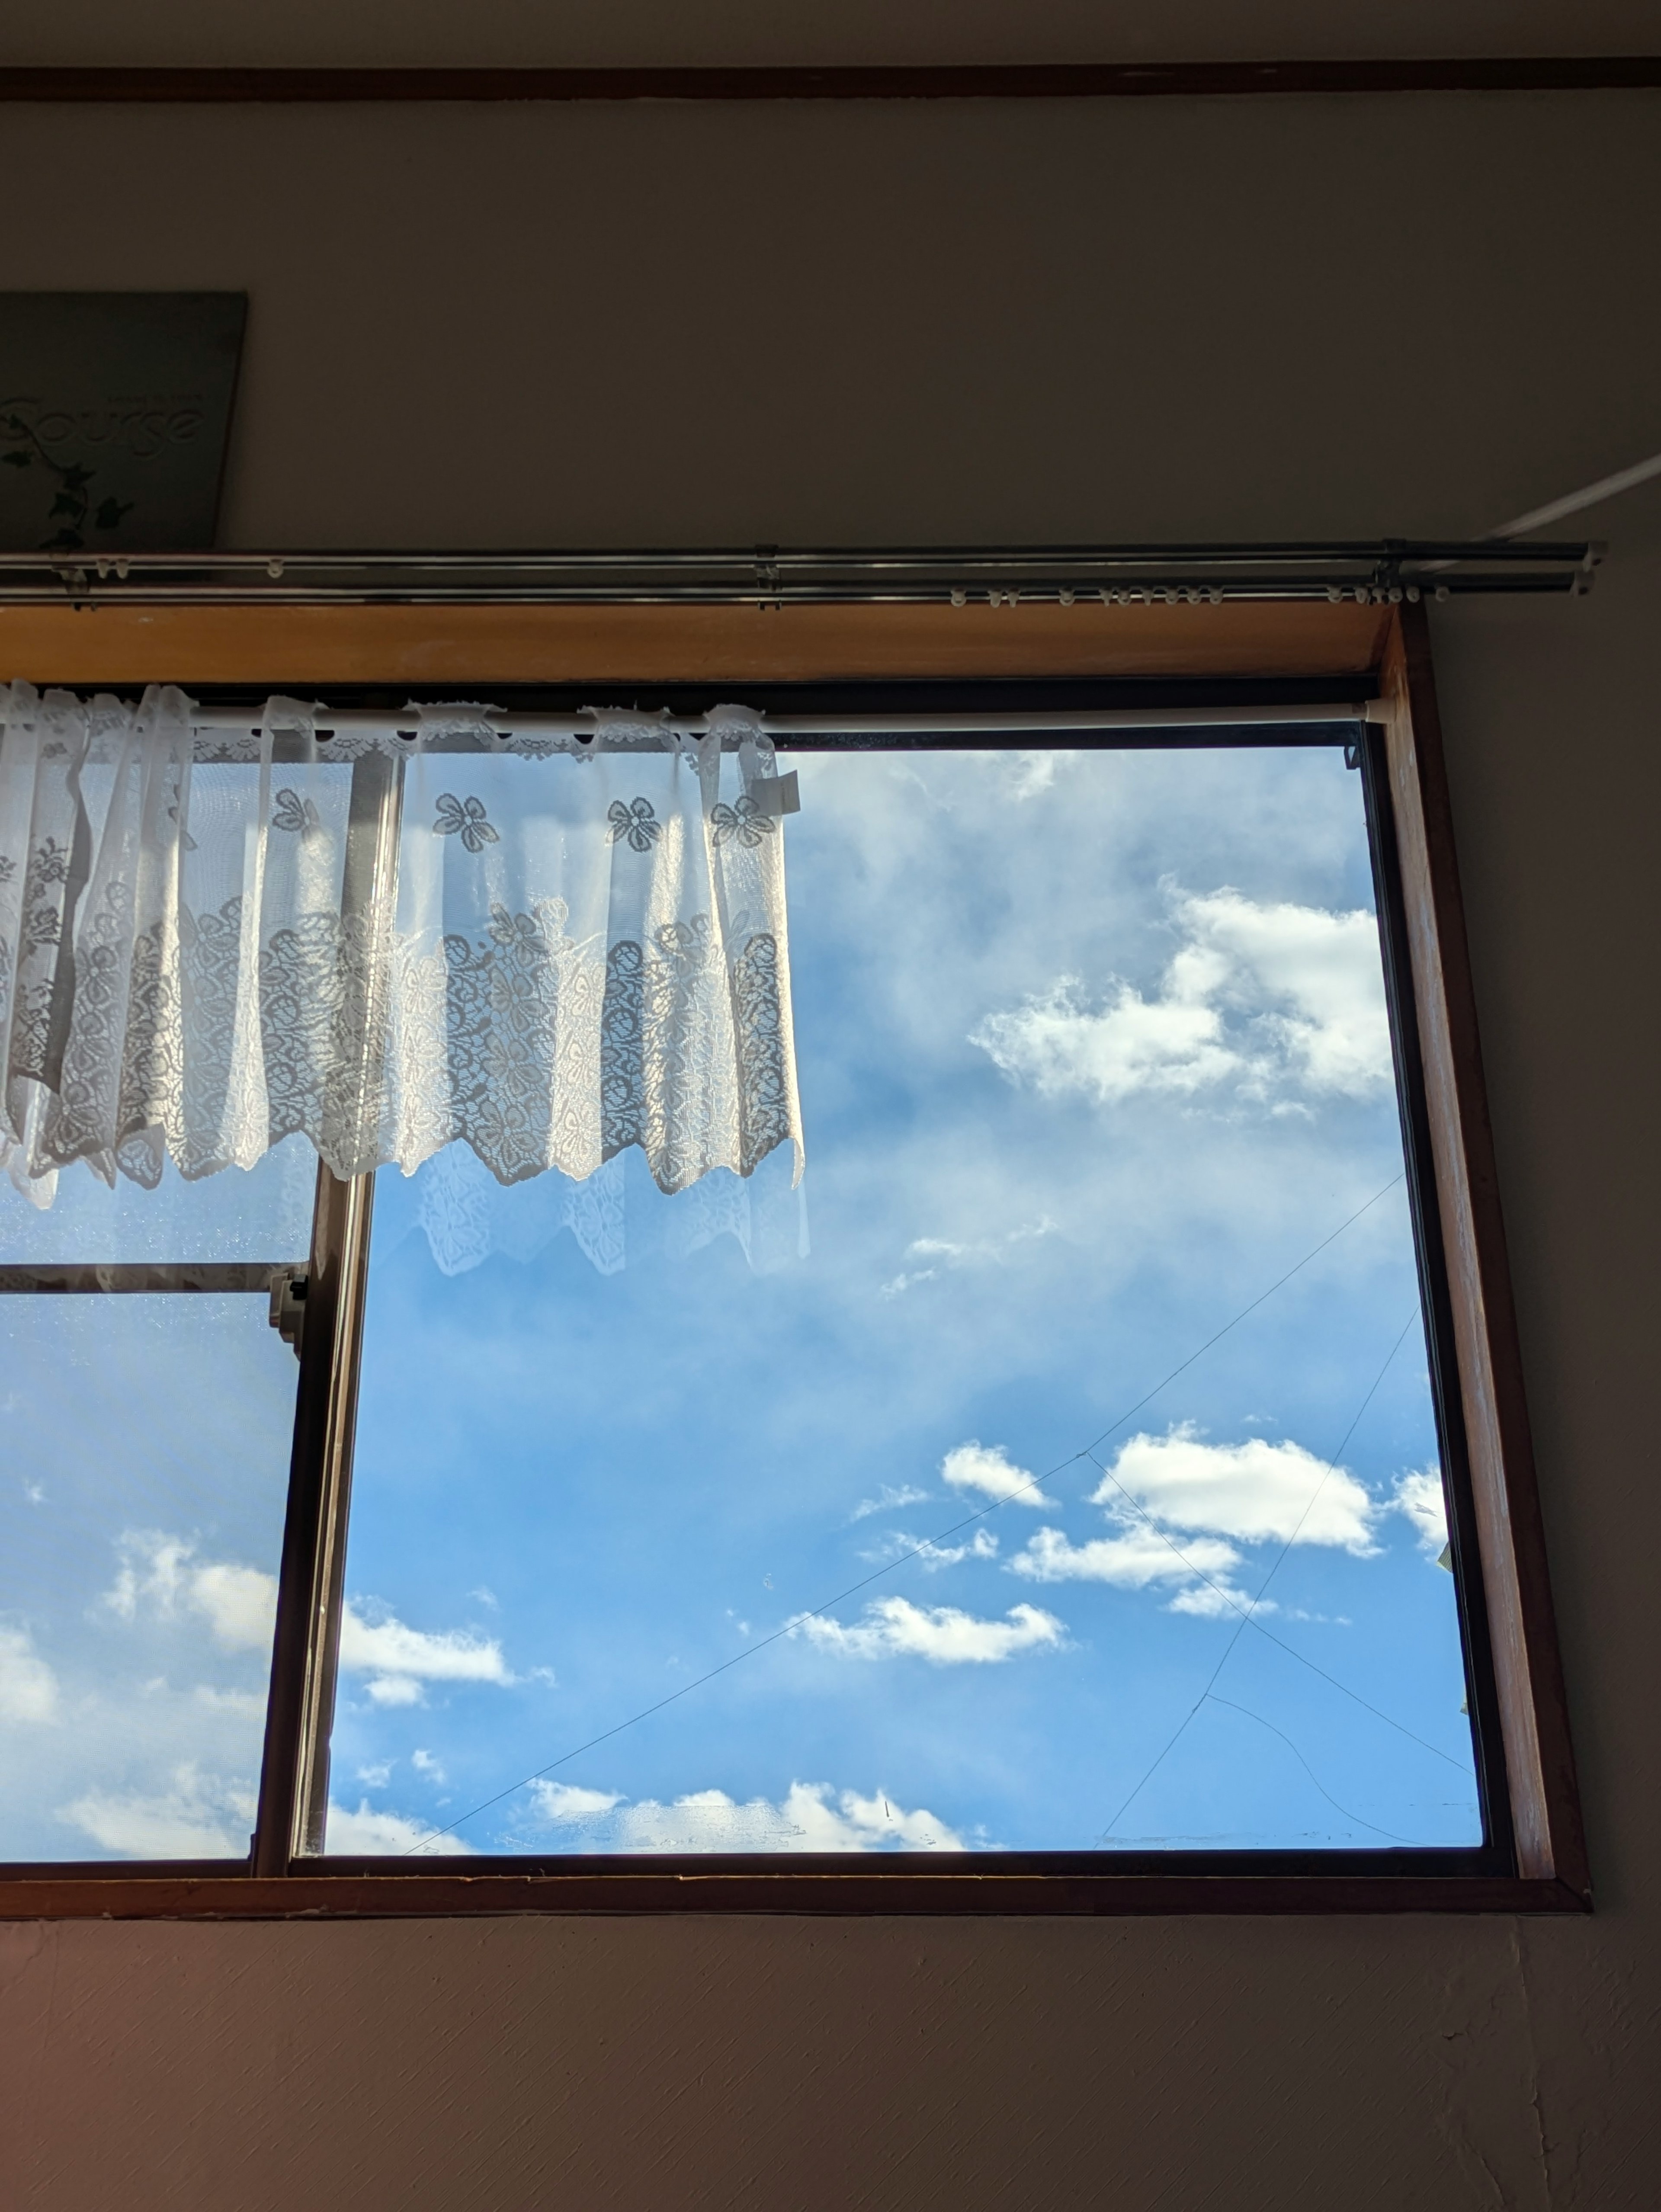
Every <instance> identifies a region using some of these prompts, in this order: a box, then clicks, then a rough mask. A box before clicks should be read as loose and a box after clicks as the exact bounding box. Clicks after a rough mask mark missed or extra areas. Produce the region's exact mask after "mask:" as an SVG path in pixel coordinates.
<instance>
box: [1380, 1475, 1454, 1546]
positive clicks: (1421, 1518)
mask: <svg viewBox="0 0 1661 2212" xmlns="http://www.w3.org/2000/svg"><path fill="white" fill-rule="evenodd" d="M1390 1503H1391V1504H1392V1505H1393V1506H1394V1508H1395V1510H1396V1512H1398V1513H1403V1514H1405V1515H1406V1516H1407V1517H1408V1519H1409V1521H1410V1522H1412V1523H1413V1532H1414V1534H1415V1535H1416V1536H1417V1537H1418V1539H1419V1544H1420V1548H1421V1550H1422V1551H1425V1552H1427V1553H1429V1555H1430V1557H1431V1558H1432V1559H1439V1558H1440V1557H1441V1555H1442V1553H1443V1552H1444V1551H1445V1550H1446V1548H1447V1541H1448V1509H1447V1499H1446V1498H1445V1496H1444V1494H1443V1491H1442V1471H1441V1469H1440V1468H1435V1467H1427V1468H1424V1469H1423V1470H1422V1471H1421V1473H1419V1474H1403V1475H1400V1476H1398V1477H1397V1478H1396V1494H1395V1496H1394V1497H1393V1498H1392V1499H1391V1500H1390Z"/></svg>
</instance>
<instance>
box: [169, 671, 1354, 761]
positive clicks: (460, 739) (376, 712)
mask: <svg viewBox="0 0 1661 2212" xmlns="http://www.w3.org/2000/svg"><path fill="white" fill-rule="evenodd" d="M734 688H735V689H737V690H742V689H743V686H742V685H741V684H740V685H738V686H735V687H734ZM472 711H476V712H477V717H478V720H479V721H480V722H486V721H488V723H489V726H490V728H491V729H492V730H493V731H494V732H496V735H497V736H499V737H502V738H516V737H526V738H536V737H545V738H579V739H585V738H592V737H593V734H594V728H595V725H594V721H593V717H592V715H585V714H581V713H579V714H517V713H514V711H512V710H511V709H507V708H482V709H478V710H472ZM314 712H315V720H316V722H317V723H318V724H319V732H318V734H319V739H320V741H322V742H324V743H327V742H328V740H329V738H332V737H333V736H334V735H335V733H336V732H350V733H352V734H353V735H356V736H365V737H376V738H385V737H400V738H410V739H411V740H412V739H413V738H414V737H415V735H416V733H417V728H418V726H419V724H418V720H417V717H416V716H415V715H413V714H389V713H387V712H386V710H385V709H384V708H367V707H346V708H341V709H339V710H338V712H337V711H336V710H335V709H334V708H330V707H326V706H325V705H323V704H322V703H321V702H319V703H318V705H317V706H316V708H315V710H314ZM1377 712H1378V708H1377V707H1376V705H1374V704H1373V703H1372V702H1369V701H1367V700H1365V699H1355V698H1346V699H1342V700H1331V701H1320V702H1316V703H1314V704H1310V703H1308V702H1300V703H1299V704H1298V705H1295V706H1269V707H1262V706H1240V707H1226V706H1225V707H1101V708H1085V709H1083V710H1078V711H1060V712H1058V711H1056V709H1054V708H1042V707H1041V708H1035V709H1034V710H1033V711H1032V712H1031V713H1030V714H976V713H973V712H966V713H963V714H769V715H767V716H766V718H765V720H766V727H767V732H768V734H769V736H770V737H774V738H784V739H785V740H786V741H787V742H788V741H790V740H793V739H794V740H797V741H801V742H807V743H810V744H811V741H812V739H813V738H860V737H897V738H899V737H905V738H943V737H958V736H961V737H1001V736H1005V737H1019V736H1025V737H1039V736H1045V735H1049V736H1055V737H1065V736H1067V735H1068V734H1069V733H1070V732H1078V733H1080V734H1084V733H1086V732H1090V731H1092V730H1157V729H1232V728H1236V727H1238V726H1242V725H1244V724H1257V723H1262V724H1266V725H1270V726H1275V725H1280V724H1283V723H1301V722H1321V723H1329V722H1360V721H1365V720H1366V718H1367V716H1368V714H1376V713H1377ZM654 719H655V718H654V717H649V716H646V715H642V720H654ZM710 720H711V717H710V716H709V715H708V714H670V715H666V716H665V717H664V718H663V727H664V731H665V733H666V734H667V733H669V732H678V731H687V732H695V733H697V734H698V735H702V734H703V732H704V731H706V730H707V729H708V728H709V725H710ZM191 725H192V728H193V729H196V730H199V731H202V732H224V733H227V734H229V733H233V732H234V734H235V735H237V736H238V737H249V736H253V735H257V734H258V724H257V722H256V720H255V719H254V717H253V716H252V714H250V713H249V712H248V710H247V709H246V708H234V707H198V708H196V710H195V712H194V713H193V714H192V716H191ZM483 746H484V740H482V739H481V738H478V736H477V735H476V734H475V733H474V732H470V731H455V732H445V733H444V734H443V735H441V736H439V737H436V738H434V739H433V740H432V741H431V745H430V749H431V750H434V751H437V752H472V751H477V750H482V749H483Z"/></svg>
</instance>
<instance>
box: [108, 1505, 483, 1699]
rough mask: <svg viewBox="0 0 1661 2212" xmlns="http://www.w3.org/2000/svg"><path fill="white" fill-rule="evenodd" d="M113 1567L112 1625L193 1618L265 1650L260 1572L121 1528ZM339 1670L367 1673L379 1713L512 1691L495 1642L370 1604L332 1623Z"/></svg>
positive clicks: (269, 1603) (148, 1532)
mask: <svg viewBox="0 0 1661 2212" xmlns="http://www.w3.org/2000/svg"><path fill="white" fill-rule="evenodd" d="M118 1550H119V1558H120V1565H119V1567H118V1569H117V1571H116V1577H115V1581H114V1583H113V1585H112V1586H111V1588H110V1589H108V1590H107V1591H106V1593H105V1595H104V1599H103V1603H104V1606H105V1607H106V1610H107V1611H109V1612H110V1613H113V1614H114V1615H115V1616H116V1617H117V1619H119V1620H126V1621H132V1620H137V1619H138V1618H139V1616H140V1614H141V1613H145V1614H149V1615H153V1616H157V1617H160V1618H162V1619H168V1618H174V1619H176V1618H179V1617H180V1616H190V1615H193V1616H195V1617H197V1618H198V1619H200V1620H204V1621H205V1622H206V1623H207V1625H208V1627H209V1629H210V1632H211V1634H212V1636H213V1638H214V1641H215V1642H216V1644H219V1645H221V1646H222V1648H223V1649H224V1650H228V1651H239V1650H269V1648H270V1646H271V1636H272V1632H273V1630H274V1628H275V1625H276V1620H277V1577H276V1576H275V1575H270V1574H266V1573H265V1571H263V1570H262V1569H260V1568H259V1567H247V1566H239V1565H235V1564H234V1563H233V1562H230V1561H227V1560H221V1559H200V1558H199V1557H198V1552H197V1546H196V1543H195V1541H194V1540H193V1539H192V1538H189V1537H184V1536H173V1535H168V1534H165V1533H163V1532H162V1531H161V1530H159V1529H153V1528H146V1529H128V1530H127V1531H125V1534H123V1535H122V1536H121V1537H120V1538H119V1542H118ZM340 1664H341V1666H342V1668H344V1670H345V1671H346V1672H347V1673H348V1674H367V1675H368V1678H369V1679H368V1682H367V1683H366V1684H365V1689H366V1691H367V1693H368V1697H369V1698H370V1699H371V1700H372V1701H373V1702H374V1704H376V1705H419V1704H420V1703H421V1702H422V1700H423V1697H424V1695H425V1691H424V1687H423V1686H424V1685H425V1684H426V1683H428V1682H493V1683H496V1684H498V1685H501V1686H507V1685H508V1684H511V1683H512V1682H513V1681H514V1680H515V1679H516V1677H515V1676H514V1674H513V1673H512V1672H511V1671H510V1670H509V1668H508V1663H507V1661H506V1660H505V1658H504V1657H503V1656H502V1646H501V1644H499V1643H498V1642H497V1641H496V1638H494V1637H483V1636H479V1635H478V1634H477V1633H476V1632H473V1631H472V1630H471V1629H460V1628H452V1629H443V1630H439V1631H436V1632H434V1631H429V1630H425V1629H419V1628H411V1627H409V1626H407V1625H406V1624H405V1622H403V1621H401V1620H399V1619H398V1618H397V1617H396V1615H395V1614H393V1613H392V1612H390V1611H389V1610H387V1609H386V1608H384V1607H377V1606H374V1604H373V1602H372V1601H367V1600H366V1601H359V1602H353V1601H350V1600H349V1601H348V1602H347V1605H346V1608H345V1611H344V1614H343V1616H342V1619H341V1624H340Z"/></svg>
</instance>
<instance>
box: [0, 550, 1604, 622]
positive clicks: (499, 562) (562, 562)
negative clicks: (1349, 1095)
mask: <svg viewBox="0 0 1661 2212" xmlns="http://www.w3.org/2000/svg"><path fill="white" fill-rule="evenodd" d="M1602 554H1603V547H1602V546H1601V545H1600V544H1597V543H1596V542H1591V541H1587V540H1575V541H1561V540H1560V541H1554V542H1552V543H1549V544H1524V543H1520V542H1516V541H1512V540H1506V539H1503V538H1488V539H1483V540H1479V541H1475V542H1470V541H1445V540H1415V539H1407V538H1384V539H1378V540H1370V541H1341V542H1334V543H1329V544H1302V543H1293V544H1255V545H1253V544H1182V545H1147V544H1131V545H1118V546H1113V545H1048V546H1031V545H1029V546H970V547H961V546H958V547H950V546H947V547H877V548H852V549H847V548H818V549H814V548H782V547H778V546H771V545H757V546H753V547H751V548H748V549H746V550H739V549H734V548H726V549H714V550H647V551H638V550H637V551H619V552H603V551H579V552H523V553H470V552H453V551H438V552H425V553H378V552H372V551H370V552H365V551H343V552H269V553H259V552H236V553H206V552H198V553H143V552H134V553H123V552H100V551H97V550H92V551H82V550H74V551H69V552H58V553H51V552H33V553H0V605H6V604H13V605H29V604H33V603H36V602H40V601H43V600H44V601H49V602H50V601H56V602H58V603H59V604H61V603H63V602H64V600H66V599H67V600H68V601H70V603H72V604H74V605H93V604H106V605H120V604H123V603H130V604H133V605H148V604H173V603H177V604H182V605H222V604H233V605H262V604H276V605H285V604H286V605H293V604H307V603H313V604H327V603H332V602H342V603H346V604H365V603H368V604H391V605H397V604H464V603H468V602H473V603H503V604H526V605H539V604H547V605H557V604H560V603H570V604H575V605H592V604H611V605H619V604H625V605H626V604H640V605H660V604H674V603H678V602H686V603H691V604H710V605H732V604H755V605H765V606H784V605H837V604H846V605H880V604H886V603H898V604H918V603H929V602H933V603H935V604H939V603H940V602H946V603H947V604H951V605H959V606H966V605H970V604H979V603H982V602H984V601H986V600H988V599H990V600H991V601H992V602H993V603H994V604H997V605H1015V604H1016V603H1017V602H1018V601H1024V600H1032V601H1036V602H1039V603H1043V602H1059V603H1060V604H1061V605H1073V604H1074V603H1075V602H1078V601H1080V600H1081V601H1083V602H1085V603H1086V604H1089V603H1091V602H1092V601H1097V600H1099V599H1107V600H1108V601H1110V603H1113V604H1118V605H1127V604H1134V603H1136V602H1142V603H1159V602H1163V603H1165V604H1167V605H1175V604H1178V603H1183V602H1186V603H1189V604H1194V603H1197V602H1201V601H1211V602H1217V601H1220V600H1223V599H1305V600H1307V599H1329V600H1334V601H1342V600H1345V599H1349V600H1352V601H1354V600H1359V601H1362V602H1364V603H1370V604H1378V603H1381V602H1384V601H1393V600H1397V599H1402V598H1403V597H1405V598H1407V599H1416V598H1418V597H1420V596H1421V593H1432V592H1433V593H1434V595H1435V596H1436V597H1438V598H1446V597H1450V596H1451V595H1453V594H1455V593H1460V594H1463V593H1469V592H1571V593H1573V592H1584V591H1585V590H1586V589H1588V588H1589V586H1590V584H1591V578H1592V575H1593V574H1594V572H1595V570H1596V568H1597V563H1598V562H1599V560H1600V559H1601V557H1602Z"/></svg>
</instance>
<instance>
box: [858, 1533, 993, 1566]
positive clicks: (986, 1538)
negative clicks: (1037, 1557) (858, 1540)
mask: <svg viewBox="0 0 1661 2212" xmlns="http://www.w3.org/2000/svg"><path fill="white" fill-rule="evenodd" d="M997 1556H998V1540H997V1538H996V1537H995V1535H994V1534H993V1533H992V1531H991V1530H990V1529H989V1528H977V1529H976V1531H975V1533H974V1534H973V1535H972V1536H970V1537H968V1538H967V1539H966V1540H965V1541H964V1542H963V1543H961V1544H937V1543H936V1542H935V1541H934V1539H933V1537H931V1536H914V1535H912V1534H910V1531H909V1530H908V1529H904V1528H895V1529H892V1530H891V1531H890V1533H889V1534H887V1535H886V1536H885V1538H884V1539H883V1541H882V1542H881V1543H880V1544H879V1545H877V1546H876V1547H874V1548H873V1550H871V1551H869V1552H861V1553H860V1557H861V1559H873V1560H874V1559H916V1560H917V1561H918V1562H919V1564H920V1565H922V1566H923V1567H925V1568H929V1569H934V1568H938V1567H956V1566H960V1565H962V1564H963V1562H964V1560H965V1559H996V1558H997Z"/></svg>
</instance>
